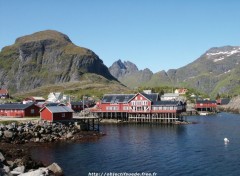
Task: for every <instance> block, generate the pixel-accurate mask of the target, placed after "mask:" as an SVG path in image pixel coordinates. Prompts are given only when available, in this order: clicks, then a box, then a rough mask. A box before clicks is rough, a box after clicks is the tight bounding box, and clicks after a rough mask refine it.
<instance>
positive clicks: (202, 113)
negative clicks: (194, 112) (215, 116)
mask: <svg viewBox="0 0 240 176" xmlns="http://www.w3.org/2000/svg"><path fill="white" fill-rule="evenodd" d="M199 115H202V116H206V115H208V112H199Z"/></svg>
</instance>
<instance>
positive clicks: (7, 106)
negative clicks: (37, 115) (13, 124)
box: [0, 103, 33, 110]
mask: <svg viewBox="0 0 240 176" xmlns="http://www.w3.org/2000/svg"><path fill="white" fill-rule="evenodd" d="M32 105H33V103H28V104H18V103H10V104H0V109H8V110H11V109H27V108H28V107H30V106H32Z"/></svg>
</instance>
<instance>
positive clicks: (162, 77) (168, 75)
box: [109, 46, 240, 96]
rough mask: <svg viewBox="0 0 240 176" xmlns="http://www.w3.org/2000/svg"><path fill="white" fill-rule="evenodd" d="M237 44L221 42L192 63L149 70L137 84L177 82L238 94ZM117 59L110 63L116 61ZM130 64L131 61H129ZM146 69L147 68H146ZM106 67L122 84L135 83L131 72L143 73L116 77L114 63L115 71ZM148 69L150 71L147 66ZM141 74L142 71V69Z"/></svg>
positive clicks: (211, 91) (239, 56)
mask: <svg viewBox="0 0 240 176" xmlns="http://www.w3.org/2000/svg"><path fill="white" fill-rule="evenodd" d="M239 63H240V47H238V46H224V47H214V48H211V49H209V50H208V51H206V52H205V53H204V54H203V55H201V56H200V57H199V58H198V59H196V60H195V61H193V62H192V63H190V64H188V65H186V66H184V67H181V68H179V69H170V70H168V71H167V72H166V71H164V70H163V71H160V72H157V73H154V74H152V75H150V74H148V75H147V76H148V78H149V79H148V80H146V79H145V80H144V79H140V80H138V84H137V86H150V87H154V86H165V85H166V86H176V87H177V86H179V87H189V88H195V89H197V90H199V91H202V92H205V93H207V94H210V95H213V96H214V95H216V94H217V93H220V94H239V93H240V87H239V85H240V77H239V75H240V64H239ZM115 64H116V62H115V63H114V64H113V65H115ZM132 64H133V63H132ZM148 70H149V69H148ZM109 71H110V72H111V74H112V75H113V76H115V77H116V78H117V79H118V80H119V81H121V82H122V83H123V84H125V85H127V86H129V87H134V86H136V84H132V81H129V77H130V78H131V77H132V76H133V75H134V74H137V75H138V77H137V78H139V77H140V78H141V77H144V75H141V76H139V75H140V73H139V72H135V71H134V74H131V71H128V74H126V73H125V72H124V73H125V74H122V75H121V76H120V77H118V76H117V75H116V74H114V73H118V71H117V67H115V70H114V72H113V71H112V66H111V67H110V68H109ZM149 72H151V71H150V70H149ZM143 74H144V73H143Z"/></svg>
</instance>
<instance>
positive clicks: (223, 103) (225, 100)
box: [221, 98, 230, 105]
mask: <svg viewBox="0 0 240 176" xmlns="http://www.w3.org/2000/svg"><path fill="white" fill-rule="evenodd" d="M229 102H230V98H222V99H221V104H222V105H226V104H228V103H229Z"/></svg>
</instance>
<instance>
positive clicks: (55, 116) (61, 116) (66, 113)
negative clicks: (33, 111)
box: [40, 106, 73, 122]
mask: <svg viewBox="0 0 240 176" xmlns="http://www.w3.org/2000/svg"><path fill="white" fill-rule="evenodd" d="M40 117H41V119H42V120H47V121H51V122H55V121H67V120H72V118H73V110H72V109H71V108H69V107H67V106H45V107H44V108H42V109H41V110H40Z"/></svg>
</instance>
